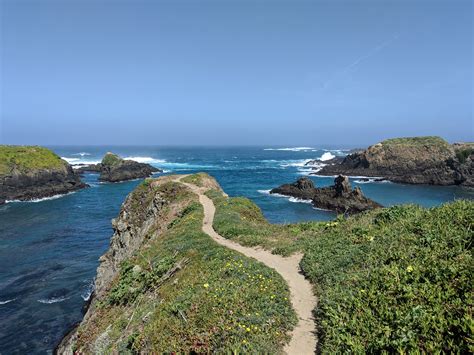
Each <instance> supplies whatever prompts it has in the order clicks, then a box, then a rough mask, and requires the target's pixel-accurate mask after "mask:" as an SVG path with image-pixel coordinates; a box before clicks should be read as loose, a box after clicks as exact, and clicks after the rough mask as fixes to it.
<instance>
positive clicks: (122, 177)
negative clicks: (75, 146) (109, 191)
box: [78, 152, 162, 182]
mask: <svg viewBox="0 0 474 355" xmlns="http://www.w3.org/2000/svg"><path fill="white" fill-rule="evenodd" d="M78 171H79V172H87V171H92V172H98V173H100V176H99V180H101V181H107V182H120V181H127V180H133V179H142V178H147V177H150V176H151V175H152V174H153V173H155V172H162V170H161V169H158V168H155V167H154V166H151V165H150V164H145V163H139V162H136V161H133V160H128V159H122V158H121V157H119V156H118V155H117V154H114V153H110V152H108V153H107V154H105V156H104V158H103V159H102V161H101V162H100V163H99V164H92V165H88V166H83V167H80V168H79V169H78Z"/></svg>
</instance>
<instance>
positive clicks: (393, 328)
mask: <svg viewBox="0 0 474 355" xmlns="http://www.w3.org/2000/svg"><path fill="white" fill-rule="evenodd" d="M208 196H210V197H211V198H213V200H214V202H215V204H216V207H217V212H216V217H215V220H214V227H215V229H216V230H217V231H218V232H219V233H220V234H221V235H223V236H225V237H227V238H229V239H234V240H236V241H238V242H240V243H242V244H246V245H262V246H264V247H266V248H270V249H273V251H274V252H276V253H280V254H288V253H291V252H292V251H295V250H300V251H302V252H303V253H304V254H305V256H304V258H303V261H302V267H303V269H304V272H305V274H306V275H307V276H308V277H309V278H310V280H311V281H312V282H313V283H314V285H315V288H316V291H317V294H318V297H319V300H320V301H319V302H320V303H319V306H318V309H317V317H318V326H319V327H320V337H321V339H320V346H321V350H322V352H323V353H333V352H340V351H352V352H365V351H368V352H381V351H388V352H395V351H400V352H407V351H418V350H423V351H427V352H435V351H443V350H448V349H450V350H453V351H460V352H466V351H467V350H468V349H469V350H470V351H471V352H472V351H473V350H474V349H473V339H472V331H473V327H474V323H473V318H472V307H473V303H474V297H473V293H472V278H471V275H472V273H473V271H474V264H473V259H472V249H471V247H472V239H473V233H472V230H473V221H474V203H473V202H472V201H456V202H454V203H450V204H446V205H443V206H441V207H438V208H432V209H423V208H421V207H417V206H401V207H392V208H387V209H382V210H379V211H372V212H368V213H365V214H361V215H358V216H355V217H352V218H349V219H348V220H344V219H342V218H338V219H337V220H336V221H334V222H329V223H322V222H309V223H300V224H294V225H285V226H281V225H271V224H269V223H268V222H267V221H265V219H264V218H263V216H262V214H261V212H260V211H259V209H258V208H257V207H256V206H255V205H254V204H253V203H252V202H251V201H249V200H248V199H244V198H228V199H227V198H224V197H223V196H222V194H221V193H219V192H217V191H209V192H208Z"/></svg>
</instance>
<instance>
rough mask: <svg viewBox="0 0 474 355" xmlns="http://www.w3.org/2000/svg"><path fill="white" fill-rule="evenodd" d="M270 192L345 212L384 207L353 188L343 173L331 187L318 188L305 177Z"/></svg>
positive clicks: (319, 206)
mask: <svg viewBox="0 0 474 355" xmlns="http://www.w3.org/2000/svg"><path fill="white" fill-rule="evenodd" d="M270 193H271V194H280V195H285V196H291V197H296V198H299V199H306V200H311V201H312V203H313V206H314V207H317V208H322V209H326V210H331V211H336V212H338V213H344V214H354V213H358V212H362V211H365V210H368V209H373V208H378V207H382V206H381V205H380V204H378V203H377V202H375V201H372V200H371V199H369V198H367V197H365V196H364V195H363V193H362V190H361V189H360V188H359V187H356V188H355V189H352V188H351V184H350V182H349V179H348V178H347V176H342V175H339V176H338V177H336V179H334V185H333V186H330V187H323V188H316V187H314V183H313V181H312V180H311V179H309V178H307V177H303V178H300V179H298V180H297V181H296V182H294V183H293V184H284V185H282V186H280V187H277V188H275V189H273V190H271V191H270Z"/></svg>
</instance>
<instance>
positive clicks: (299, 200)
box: [286, 196, 313, 203]
mask: <svg viewBox="0 0 474 355" xmlns="http://www.w3.org/2000/svg"><path fill="white" fill-rule="evenodd" d="M286 197H288V196H286ZM288 201H290V202H296V203H312V202H313V201H311V200H308V199H304V198H296V197H290V198H289V199H288Z"/></svg>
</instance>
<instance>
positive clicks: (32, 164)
mask: <svg viewBox="0 0 474 355" xmlns="http://www.w3.org/2000/svg"><path fill="white" fill-rule="evenodd" d="M65 165H66V162H65V161H63V160H62V159H61V158H60V157H59V156H57V155H56V154H54V153H53V152H52V151H51V150H49V149H47V148H43V147H39V146H14V145H2V146H0V175H2V174H8V173H10V172H11V171H12V170H13V169H15V170H18V171H20V172H27V171H31V170H35V169H60V168H62V167H64V166H65Z"/></svg>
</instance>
